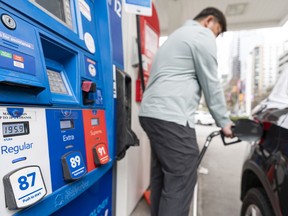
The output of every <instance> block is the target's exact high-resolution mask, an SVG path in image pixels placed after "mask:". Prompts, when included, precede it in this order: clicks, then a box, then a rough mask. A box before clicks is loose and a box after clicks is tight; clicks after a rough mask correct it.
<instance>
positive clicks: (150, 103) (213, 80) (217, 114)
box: [139, 20, 230, 128]
mask: <svg viewBox="0 0 288 216" xmlns="http://www.w3.org/2000/svg"><path fill="white" fill-rule="evenodd" d="M201 90H202V91H203V93H204V97H205V100H206V103H207V105H208V108H209V111H210V113H211V114H212V116H213V118H214V119H215V121H216V124H217V126H219V127H221V128H223V127H225V126H227V125H228V123H230V120H229V118H228V112H227V110H226V104H225V98H224V94H223V89H222V86H221V84H220V82H219V80H218V76H217V50H216V40H215V36H214V34H213V32H212V31H211V30H210V29H208V28H205V27H203V26H202V25H200V24H199V23H198V22H197V21H194V20H188V21H187V22H186V23H185V24H184V25H183V26H182V27H181V28H179V29H177V30H176V31H175V32H173V33H172V34H171V35H170V36H169V38H168V39H167V40H166V41H165V43H164V44H163V45H162V46H161V47H160V48H159V50H158V52H157V54H156V56H155V58H154V60H153V63H152V68H151V73H150V77H149V81H148V85H147V87H146V90H145V92H144V95H143V100H142V102H141V109H140V113H139V116H143V117H151V118H156V119H161V120H165V121H170V122H175V123H178V124H180V125H184V126H185V125H186V124H187V122H188V124H189V126H190V127H194V113H195V111H196V109H197V108H198V105H199V101H200V98H201Z"/></svg>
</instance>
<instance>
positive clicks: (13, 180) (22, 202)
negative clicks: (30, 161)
mask: <svg viewBox="0 0 288 216" xmlns="http://www.w3.org/2000/svg"><path fill="white" fill-rule="evenodd" d="M3 183H4V188H5V197H6V202H7V206H8V209H10V210H13V209H19V208H26V207H28V206H30V205H32V204H34V203H36V202H38V201H39V200H40V199H42V198H43V197H44V196H45V195H46V193H47V190H46V187H45V183H44V180H43V176H42V173H41V169H40V167H39V166H27V167H23V168H20V169H18V170H15V171H12V172H10V173H8V174H7V175H5V176H4V178H3Z"/></svg>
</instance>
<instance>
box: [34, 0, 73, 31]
mask: <svg viewBox="0 0 288 216" xmlns="http://www.w3.org/2000/svg"><path fill="white" fill-rule="evenodd" d="M30 1H32V2H34V3H35V4H36V5H37V6H38V7H40V8H41V9H42V10H44V11H45V12H46V13H47V12H48V14H50V15H51V14H52V16H55V17H57V18H58V19H60V20H61V21H62V22H64V23H66V24H67V25H68V26H69V27H70V28H72V18H71V9H70V0H30Z"/></svg>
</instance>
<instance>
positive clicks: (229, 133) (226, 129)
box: [222, 124, 234, 138]
mask: <svg viewBox="0 0 288 216" xmlns="http://www.w3.org/2000/svg"><path fill="white" fill-rule="evenodd" d="M231 127H232V124H228V125H227V126H225V127H224V128H222V132H223V134H224V136H225V137H229V138H233V137H234V136H233V132H232V130H231Z"/></svg>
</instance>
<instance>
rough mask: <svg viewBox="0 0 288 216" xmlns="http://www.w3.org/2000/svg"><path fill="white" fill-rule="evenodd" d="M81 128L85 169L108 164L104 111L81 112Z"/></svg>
mask: <svg viewBox="0 0 288 216" xmlns="http://www.w3.org/2000/svg"><path fill="white" fill-rule="evenodd" d="M83 126H84V136H85V147H86V157H87V169H88V171H91V170H93V169H94V168H96V167H99V166H102V165H104V164H106V163H108V162H109V160H110V156H109V152H108V142H107V134H106V122H105V111H104V110H100V109H99V110H96V109H94V110H83Z"/></svg>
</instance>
